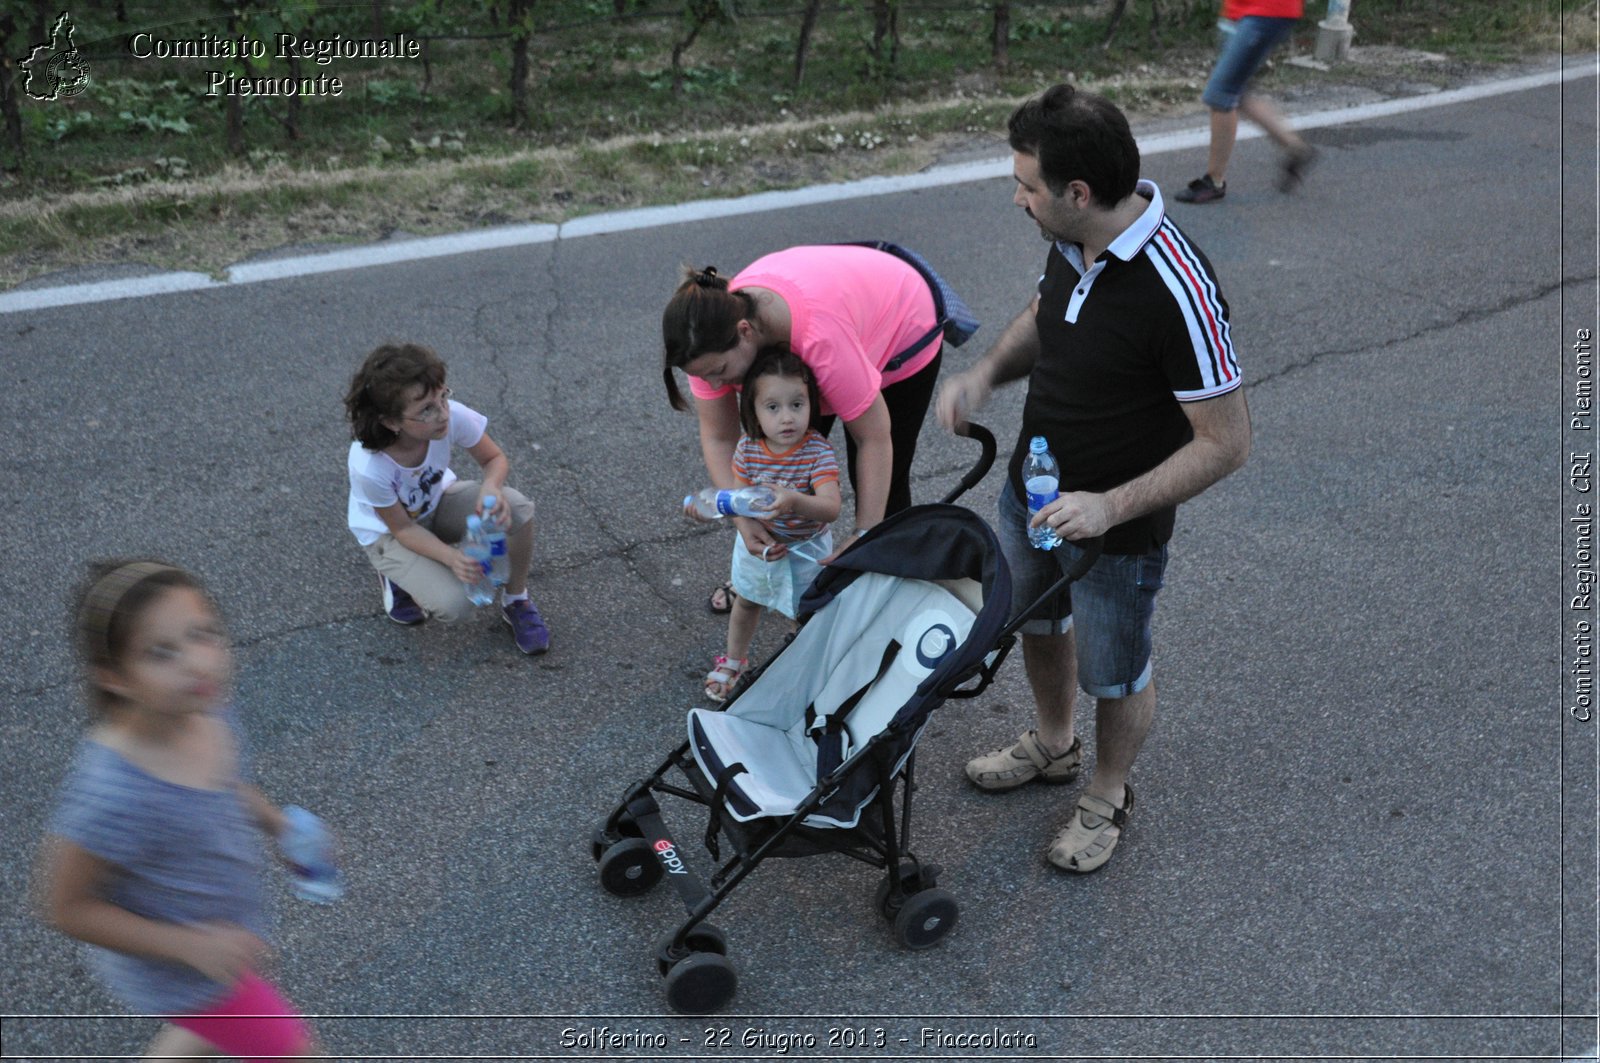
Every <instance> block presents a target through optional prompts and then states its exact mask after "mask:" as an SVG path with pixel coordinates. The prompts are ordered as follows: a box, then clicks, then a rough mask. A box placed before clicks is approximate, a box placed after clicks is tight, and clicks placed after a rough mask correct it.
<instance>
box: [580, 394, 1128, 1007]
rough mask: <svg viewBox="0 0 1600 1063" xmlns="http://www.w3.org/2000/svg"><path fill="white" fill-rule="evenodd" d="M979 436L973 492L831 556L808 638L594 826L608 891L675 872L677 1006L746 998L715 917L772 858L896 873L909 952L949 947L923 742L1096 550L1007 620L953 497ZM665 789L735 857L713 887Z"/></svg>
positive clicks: (999, 582)
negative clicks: (834, 856) (917, 808)
mask: <svg viewBox="0 0 1600 1063" xmlns="http://www.w3.org/2000/svg"><path fill="white" fill-rule="evenodd" d="M965 434H968V435H970V436H971V437H972V438H974V439H976V440H977V441H978V442H979V443H980V444H981V445H982V448H983V454H982V457H981V458H980V459H979V461H978V463H977V464H976V465H974V467H973V468H972V469H971V470H969V471H968V472H967V474H966V476H965V477H963V479H962V481H961V483H960V485H959V486H957V487H956V489H955V490H954V491H952V492H951V493H950V494H949V495H947V496H946V497H945V499H944V500H943V501H941V502H939V503H937V504H934V505H923V506H913V507H911V508H910V509H907V510H903V511H902V512H900V513H898V514H896V515H894V516H893V517H890V518H888V519H886V520H884V521H883V522H881V523H880V524H878V525H877V526H876V527H874V528H873V529H872V530H871V531H870V532H868V533H867V534H866V535H864V536H862V537H861V538H860V539H859V540H857V541H856V542H855V543H854V544H852V545H851V546H850V547H849V549H847V550H845V551H844V552H843V553H841V554H840V555H839V557H838V558H836V559H835V560H834V561H833V562H832V563H831V564H829V565H827V566H825V567H824V569H823V572H822V575H820V576H818V577H817V579H816V581H815V582H814V583H813V584H812V585H811V587H810V588H809V589H808V590H807V591H806V593H805V595H804V597H803V598H802V599H801V602H800V628H799V630H798V631H797V632H795V633H794V634H793V635H792V636H790V637H789V638H788V639H787V640H786V641H785V643H784V645H783V646H782V647H781V648H780V649H779V650H778V652H777V653H775V654H774V655H773V656H772V657H771V658H770V659H769V660H767V661H766V662H765V663H763V664H762V665H761V666H760V667H759V668H757V669H756V670H754V671H752V672H750V673H748V674H747V675H746V676H745V677H744V678H743V679H742V680H741V681H740V682H739V683H738V684H737V685H736V686H735V688H734V689H733V691H732V692H731V693H730V695H729V697H728V699H727V701H725V702H724V703H723V705H722V706H721V707H720V708H719V709H698V708H697V709H691V710H689V717H688V737H687V740H686V741H685V742H684V743H683V744H682V745H680V746H679V747H678V748H677V749H676V750H674V751H673V752H672V753H670V754H669V755H668V756H667V758H666V759H665V760H664V761H662V762H661V764H660V765H659V766H658V767H657V768H656V770H655V771H654V772H652V773H651V774H650V775H649V776H648V777H646V778H644V779H641V780H639V781H638V782H636V783H634V784H633V785H632V786H630V787H628V789H627V791H626V793H625V794H624V795H623V797H622V800H621V801H620V802H619V803H618V804H617V805H616V806H615V807H614V808H613V810H612V811H611V813H610V814H609V815H608V816H607V817H606V819H605V821H604V822H603V823H602V824H601V825H599V826H598V827H596V828H595V830H594V833H593V836H592V838H591V849H592V855H593V856H594V859H595V860H596V861H598V863H599V871H600V883H601V885H602V886H603V887H604V888H605V889H606V890H607V892H609V893H612V894H614V895H616V896H622V897H626V896H636V895H639V894H642V893H644V892H645V891H647V890H649V889H650V888H651V887H653V886H654V885H656V884H657V883H658V882H660V881H661V879H662V878H663V877H666V878H668V879H669V880H670V881H671V882H672V884H673V886H674V887H675V888H676V890H677V892H678V896H679V898H680V899H681V900H682V901H683V904H684V907H685V908H686V909H687V911H688V917H687V918H686V919H685V920H684V921H683V922H682V923H681V924H680V925H679V926H678V927H677V928H676V929H675V930H672V931H670V932H668V933H666V934H664V935H663V936H662V937H661V938H660V939H659V940H658V941H657V942H656V948H655V960H656V966H657V969H658V970H659V971H660V973H661V974H662V975H663V976H664V977H665V979H666V993H667V1002H668V1004H669V1005H670V1006H671V1007H672V1008H673V1009H674V1010H675V1011H678V1012H682V1013H685V1014H706V1013H708V1012H712V1011H716V1010H719V1009H721V1008H723V1007H725V1006H726V1005H727V1003H728V1002H729V1001H730V1000H731V999H732V998H733V994H734V991H735V989H736V988H737V975H736V973H735V971H734V967H733V964H732V963H731V961H729V959H728V957H727V951H728V949H727V937H726V935H725V934H724V933H723V932H722V930H720V929H719V928H718V927H716V926H714V925H712V924H711V923H709V922H707V921H706V918H707V916H709V915H710V914H711V912H712V911H714V910H715V909H716V908H717V907H718V906H719V905H720V904H721V903H722V902H723V900H725V899H726V898H727V897H728V895H729V894H730V893H732V892H733V890H734V889H735V888H736V887H737V886H738V885H739V884H740V883H741V882H743V881H744V879H745V878H746V877H747V876H748V875H750V874H751V872H753V871H754V870H755V869H756V867H758V866H759V865H760V864H761V862H762V861H763V860H766V859H767V858H769V857H780V856H782V857H804V856H813V855H817V854H821V853H830V852H831V853H840V854H842V855H844V856H848V857H851V858H853V859H856V860H859V861H862V862H863V863H866V864H869V865H871V866H873V867H877V868H882V869H884V871H885V875H884V878H883V881H882V883H881V884H880V885H879V887H878V891H877V898H876V908H877V911H878V912H879V914H880V915H881V916H882V917H883V918H884V919H885V920H886V921H888V923H889V924H890V925H891V926H892V927H893V932H894V936H895V938H896V939H897V940H898V941H899V942H900V944H902V945H904V946H906V947H907V948H911V949H926V948H930V947H932V946H934V945H937V944H938V943H939V942H940V941H942V940H943V939H944V938H945V936H946V935H947V934H949V932H950V931H951V930H952V929H953V928H954V927H955V924H956V919H957V916H958V914H959V912H958V908H957V905H956V900H955V898H954V897H953V896H952V895H951V894H950V893H949V892H948V891H946V890H944V889H941V888H939V887H938V884H937V883H938V874H939V868H938V866H937V865H934V864H929V863H923V862H922V861H921V860H920V859H919V858H918V857H917V856H916V855H915V854H914V853H913V852H912V851H911V849H910V842H911V795H912V793H913V792H914V790H915V788H916V787H915V782H914V775H915V759H916V757H915V754H916V744H917V739H918V738H919V737H920V736H921V734H922V732H923V729H924V728H925V727H926V726H927V724H928V721H929V717H930V716H931V714H932V713H933V710H934V709H936V708H938V707H939V706H940V705H941V704H942V703H943V702H944V700H945V699H947V698H952V697H955V698H960V697H973V696H976V695H977V694H979V693H981V692H982V691H983V690H984V689H985V688H987V687H988V685H989V683H990V682H991V681H992V680H993V678H994V676H995V674H996V673H997V671H998V670H999V667H1000V665H1001V663H1002V662H1003V661H1004V659H1005V657H1006V655H1007V654H1008V653H1009V652H1010V649H1011V646H1012V644H1013V643H1014V642H1015V634H1014V632H1015V631H1016V629H1017V628H1018V627H1020V626H1021V624H1022V622H1023V620H1025V619H1026V618H1027V617H1028V616H1029V615H1031V614H1032V613H1033V612H1035V611H1037V610H1038V609H1039V608H1040V607H1042V606H1044V605H1045V604H1047V603H1048V602H1049V601H1050V600H1051V599H1052V598H1053V597H1054V596H1055V594H1056V593H1057V592H1058V591H1059V590H1060V589H1061V588H1063V587H1065V586H1066V585H1067V584H1068V583H1070V582H1071V581H1072V580H1074V579H1077V578H1078V577H1080V576H1081V575H1082V574H1083V572H1086V571H1087V570H1088V568H1089V566H1090V565H1092V564H1093V563H1094V559H1095V556H1096V555H1097V554H1098V550H1091V552H1090V554H1089V555H1087V556H1086V557H1085V561H1084V563H1083V564H1080V565H1079V566H1077V568H1078V569H1079V571H1075V572H1072V573H1068V574H1067V575H1066V576H1064V577H1063V578H1062V580H1061V581H1060V582H1059V583H1057V584H1056V586H1054V587H1052V588H1051V590H1050V591H1049V592H1047V593H1046V594H1045V595H1044V596H1042V597H1041V598H1040V600H1039V601H1038V602H1036V603H1034V605H1033V606H1031V607H1030V608H1029V609H1028V610H1026V611H1024V612H1023V613H1022V614H1021V615H1020V616H1018V617H1016V618H1015V619H1012V620H1010V622H1009V623H1008V617H1009V614H1010V610H1011V583H1010V577H1009V575H1008V574H1007V571H1006V565H1005V559H1004V557H1003V556H1002V555H1001V553H1000V549H999V544H998V543H997V542H996V540H995V537H994V532H993V531H992V530H991V529H990V528H989V526H988V525H987V524H985V523H984V521H983V520H982V519H981V518H979V517H978V516H977V515H976V514H974V513H973V512H972V511H970V510H967V509H964V508H961V507H958V506H954V505H951V504H950V503H951V502H953V501H954V500H955V499H956V498H957V497H959V496H960V495H961V494H962V493H963V492H965V491H966V490H967V488H969V487H971V486H972V485H973V484H975V483H977V482H978V481H979V480H981V479H983V477H984V475H985V474H986V473H987V472H988V470H989V467H990V466H991V465H992V464H993V461H994V454H995V441H994V436H993V435H991V434H990V433H989V432H988V430H986V429H984V428H982V427H981V426H978V425H970V426H968V428H967V430H966V432H965ZM674 773H675V774H674ZM669 775H672V776H673V777H674V778H681V779H682V780H684V782H673V781H669V779H668V777H669ZM685 783H686V785H685ZM897 783H898V784H899V785H898V787H897V786H896V784H897ZM897 790H898V792H899V793H900V795H901V799H900V808H899V810H898V815H897V813H896V807H895V804H896V801H895V795H896V792H897ZM662 794H670V795H672V796H673V797H677V798H681V799H684V800H687V801H689V802H692V803H694V804H698V805H701V806H703V807H704V808H706V809H707V810H708V812H709V817H708V818H709V821H708V823H707V826H706V829H705V835H704V844H705V847H706V849H707V851H708V852H709V854H710V856H711V859H712V861H713V862H716V863H720V866H719V867H717V869H716V871H715V873H714V874H713V875H712V876H711V878H710V881H709V887H708V886H707V884H705V883H703V882H702V881H701V880H700V878H699V877H698V876H696V875H695V874H694V873H693V872H692V871H691V870H690V867H689V863H688V860H687V859H686V856H685V853H684V851H683V848H682V846H680V845H679V843H678V842H677V840H676V839H675V838H674V836H673V835H672V833H671V832H670V831H669V830H668V829H667V826H666V824H665V822H664V821H663V819H662V814H661V807H660V805H659V804H658V802H657V796H658V795H662ZM723 840H726V842H727V843H728V846H729V848H730V849H731V855H730V857H729V859H728V860H727V861H726V862H722V842H723Z"/></svg>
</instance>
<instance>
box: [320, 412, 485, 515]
mask: <svg viewBox="0 0 1600 1063" xmlns="http://www.w3.org/2000/svg"><path fill="white" fill-rule="evenodd" d="M488 424H489V419H488V418H487V417H485V416H484V415H483V414H481V413H479V412H478V411H477V410H474V409H473V408H472V407H470V406H463V405H462V404H461V403H459V402H457V401H455V400H454V399H451V400H450V431H449V432H448V433H447V434H446V435H445V437H444V438H443V439H435V440H432V441H430V442H429V443H428V453H427V454H426V455H424V456H423V459H422V463H421V464H420V465H417V466H415V467H413V468H407V467H405V466H404V465H401V464H399V463H398V462H396V461H395V460H394V459H393V458H391V457H389V455H387V454H385V453H383V452H382V451H381V450H380V451H372V450H368V449H367V448H366V447H364V446H362V445H361V444H360V443H351V444H350V457H349V461H348V465H349V468H350V505H349V508H348V511H347V515H346V518H345V519H346V521H347V522H348V523H349V525H350V533H351V534H352V535H354V536H355V537H356V542H358V543H360V544H361V545H362V546H370V545H371V544H373V543H375V542H377V541H378V537H379V536H381V535H384V534H386V533H387V532H388V531H389V526H388V525H387V524H385V523H384V522H383V518H382V517H380V516H378V510H379V509H381V508H383V507H385V506H392V505H394V504H395V503H396V502H400V503H403V504H404V505H405V507H406V512H407V513H409V514H410V515H411V519H412V520H421V519H423V518H424V517H426V516H427V515H428V514H430V513H432V512H433V509H434V507H435V506H437V505H438V504H439V496H440V495H442V494H444V489H445V488H446V487H449V486H450V485H451V484H453V483H455V482H456V474H455V473H454V472H452V471H451V469H450V450H451V448H452V447H472V446H476V445H477V443H478V440H480V439H482V438H483V431H484V429H485V428H487V427H488Z"/></svg>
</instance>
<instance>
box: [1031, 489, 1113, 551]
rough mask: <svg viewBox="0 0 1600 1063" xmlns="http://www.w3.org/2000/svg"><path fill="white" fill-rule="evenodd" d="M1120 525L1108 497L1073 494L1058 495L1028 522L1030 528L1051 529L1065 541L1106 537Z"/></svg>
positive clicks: (1086, 493) (1082, 492)
mask: <svg viewBox="0 0 1600 1063" xmlns="http://www.w3.org/2000/svg"><path fill="white" fill-rule="evenodd" d="M1117 523H1119V522H1118V521H1117V520H1116V515H1115V514H1114V513H1112V511H1111V503H1110V501H1109V500H1108V499H1107V498H1106V496H1105V495H1101V494H1094V493H1092V492H1089V491H1073V492H1072V493H1070V494H1065V495H1061V496H1059V497H1058V498H1057V499H1056V500H1055V501H1054V502H1051V503H1050V504H1049V505H1047V506H1045V507H1044V508H1043V509H1041V510H1039V512H1038V513H1036V514H1034V517H1033V520H1031V521H1029V526H1030V527H1034V528H1041V527H1048V528H1049V529H1050V530H1051V531H1053V532H1055V533H1056V534H1057V535H1059V536H1061V538H1063V539H1071V540H1073V541H1077V540H1079V539H1093V538H1094V537H1095V536H1097V535H1104V534H1105V533H1106V532H1107V531H1108V530H1109V529H1110V528H1111V527H1112V525H1114V524H1117Z"/></svg>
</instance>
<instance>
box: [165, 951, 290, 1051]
mask: <svg viewBox="0 0 1600 1063" xmlns="http://www.w3.org/2000/svg"><path fill="white" fill-rule="evenodd" d="M171 1022H172V1024H173V1025H174V1026H181V1027H183V1028H184V1029H185V1030H188V1031H189V1032H190V1033H192V1034H195V1035H196V1036H198V1037H203V1038H205V1039H206V1040H207V1041H210V1042H211V1043H212V1044H213V1045H215V1046H216V1047H217V1048H218V1049H219V1050H220V1051H221V1052H222V1054H223V1055H225V1056H234V1057H236V1058H238V1059H241V1060H244V1061H246V1063H252V1061H254V1060H258V1059H271V1058H273V1057H283V1056H298V1055H304V1054H305V1053H306V1052H308V1051H310V1048H311V1028H310V1027H309V1026H307V1025H306V1021H305V1020H304V1019H302V1018H301V1017H300V1015H299V1013H298V1012H296V1011H295V1010H294V1005H293V1004H290V1003H289V1002H288V1001H287V1000H285V999H284V998H283V994H282V993H279V992H278V991H277V989H275V988H274V987H273V986H272V985H271V984H270V983H268V982H267V981H265V980H264V979H263V978H261V976H260V975H258V974H256V973H255V972H254V971H246V972H245V974H244V976H243V977H242V978H240V979H239V983H238V984H237V985H236V986H234V987H233V992H231V993H229V994H228V995H227V996H226V997H224V998H223V999H222V1000H220V1001H218V1002H217V1003H215V1004H213V1005H212V1006H211V1007H209V1008H207V1009H206V1010H205V1011H197V1012H194V1013H192V1014H189V1015H177V1016H174V1017H173V1018H172V1019H171Z"/></svg>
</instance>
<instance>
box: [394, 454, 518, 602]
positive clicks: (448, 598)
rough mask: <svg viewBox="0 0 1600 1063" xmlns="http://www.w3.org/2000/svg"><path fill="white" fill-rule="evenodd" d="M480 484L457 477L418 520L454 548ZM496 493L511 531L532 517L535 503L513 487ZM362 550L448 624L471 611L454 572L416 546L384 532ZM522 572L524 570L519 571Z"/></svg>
mask: <svg viewBox="0 0 1600 1063" xmlns="http://www.w3.org/2000/svg"><path fill="white" fill-rule="evenodd" d="M478 490H479V484H478V481H476V480H457V481H456V482H455V483H453V484H451V485H450V486H449V487H446V488H445V489H444V494H443V495H441V496H440V498H439V504H438V505H437V506H435V507H433V512H432V513H429V514H428V515H427V516H426V517H423V518H422V519H421V520H419V521H417V523H418V524H420V525H422V526H423V527H424V528H427V529H428V530H429V531H431V532H433V534H435V535H437V536H438V537H439V538H440V539H441V540H442V541H444V542H447V543H449V544H451V545H452V546H453V545H455V544H456V543H459V542H460V541H461V538H462V536H464V535H466V534H467V518H468V517H470V516H471V515H472V514H473V512H474V511H475V510H476V509H477V507H478ZM500 494H501V496H503V497H504V498H505V500H506V505H508V506H510V507H511V529H509V530H515V529H517V528H520V527H522V526H523V525H524V524H529V523H532V521H533V503H532V502H530V501H529V500H528V499H527V498H525V497H524V496H523V495H522V493H521V492H519V491H518V490H516V489H515V488H513V487H506V486H504V485H502V486H501V488H500ZM362 549H364V550H366V552H367V560H368V561H371V562H372V567H373V568H375V569H377V570H378V574H379V575H381V576H385V577H387V578H388V579H390V580H391V581H393V582H395V583H397V584H399V585H400V587H401V588H402V589H404V590H405V592H406V593H407V594H409V595H411V597H413V598H415V599H416V600H417V604H418V605H420V606H422V608H424V609H426V610H427V611H428V612H429V613H430V614H432V615H433V617H434V619H436V620H442V621H445V622H446V623H448V622H450V621H453V620H459V619H461V618H462V617H463V616H465V615H467V614H468V613H470V612H471V611H472V608H473V606H472V600H471V599H470V598H468V597H467V588H466V587H464V586H463V585H462V583H461V581H460V580H458V579H456V574H455V573H454V572H452V571H450V569H449V568H448V567H446V566H444V565H441V564H440V563H439V562H437V561H435V560H433V558H431V557H423V556H422V555H421V554H419V553H417V552H416V551H415V550H411V549H409V548H407V547H405V546H402V545H401V544H400V542H399V540H397V539H396V538H395V537H394V536H393V535H390V534H389V533H388V532H384V533H383V534H382V535H381V536H379V537H378V541H377V542H375V543H372V544H370V545H368V546H365V547H363V548H362ZM522 575H526V573H522Z"/></svg>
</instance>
